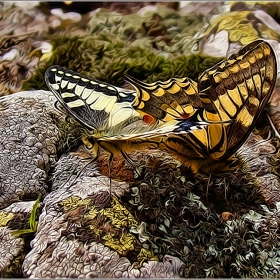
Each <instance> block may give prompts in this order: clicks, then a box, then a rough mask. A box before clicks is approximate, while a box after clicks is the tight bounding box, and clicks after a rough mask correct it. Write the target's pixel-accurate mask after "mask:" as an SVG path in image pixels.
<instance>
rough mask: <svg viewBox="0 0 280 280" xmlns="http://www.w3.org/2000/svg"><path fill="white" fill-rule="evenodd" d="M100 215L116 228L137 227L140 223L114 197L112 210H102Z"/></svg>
mask: <svg viewBox="0 0 280 280" xmlns="http://www.w3.org/2000/svg"><path fill="white" fill-rule="evenodd" d="M100 214H102V215H103V216H105V217H107V218H109V219H110V220H111V222H112V224H113V226H115V227H116V228H119V229H121V228H123V227H131V226H137V225H138V222H137V221H136V220H135V219H134V217H133V216H132V215H131V214H130V212H129V211H128V210H127V209H126V208H125V207H124V206H123V205H121V204H120V202H119V201H118V200H117V199H116V198H115V197H113V198H112V202H111V208H106V209H102V210H101V211H100Z"/></svg>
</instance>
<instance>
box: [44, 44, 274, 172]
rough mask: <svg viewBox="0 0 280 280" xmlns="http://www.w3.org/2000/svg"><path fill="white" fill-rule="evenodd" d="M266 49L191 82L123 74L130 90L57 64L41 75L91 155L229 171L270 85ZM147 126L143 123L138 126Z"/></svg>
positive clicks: (252, 48) (247, 52) (254, 47)
mask: <svg viewBox="0 0 280 280" xmlns="http://www.w3.org/2000/svg"><path fill="white" fill-rule="evenodd" d="M276 69H277V65H276V58H275V54H274V51H273V49H272V48H271V46H270V45H269V44H268V43H266V42H264V41H262V40H258V41H255V42H252V43H251V44H249V45H247V46H245V47H244V48H243V49H241V50H240V51H239V52H238V53H237V54H234V55H232V56H230V57H229V58H228V59H227V60H224V61H221V62H219V63H217V64H216V65H214V66H213V67H211V68H209V69H207V70H206V71H204V72H203V73H202V74H201V75H200V77H199V79H198V82H195V81H192V80H191V79H189V78H172V79H170V80H168V81H165V82H155V83H152V84H146V83H143V82H141V81H138V80H137V79H135V78H133V77H130V76H127V77H126V80H127V81H128V82H129V83H130V84H131V85H132V86H133V87H134V89H135V90H134V91H124V90H122V89H118V88H116V87H113V86H112V85H109V84H106V83H102V82H98V81H95V80H92V79H90V78H88V77H84V76H82V75H80V74H78V73H75V72H73V71H71V70H68V69H65V68H63V67H60V66H52V67H50V68H49V69H48V70H47V71H46V75H45V79H46V83H47V85H48V87H49V88H50V89H51V90H52V92H53V93H54V94H55V96H56V97H57V99H58V100H59V101H60V102H61V104H62V105H63V106H64V107H65V108H66V110H67V111H68V113H69V114H70V115H71V116H72V117H74V118H75V119H76V120H78V121H79V122H80V123H81V124H82V125H83V126H84V127H85V128H87V130H88V131H90V132H89V133H87V134H86V135H84V136H83V141H84V143H85V145H86V146H87V147H88V148H90V149H92V150H93V153H94V154H98V149H99V147H102V148H103V149H105V150H106V151H108V152H109V153H110V154H116V153H120V154H122V155H124V156H125V155H126V154H127V153H130V152H133V151H135V150H136V149H146V148H157V149H161V150H165V151H168V152H170V153H172V154H173V155H174V156H175V157H176V158H177V159H179V160H180V161H181V162H182V163H183V164H185V165H186V166H188V167H190V168H191V169H192V170H193V171H194V172H198V171H203V172H206V173H210V174H211V173H218V171H219V170H228V169H229V168H231V167H233V162H232V160H231V156H232V155H233V154H234V153H235V152H236V151H237V150H238V149H239V148H240V146H241V145H242V144H243V143H244V141H246V139H247V137H248V136H249V134H250V133H251V131H252V129H253V128H254V126H255V123H256V122H257V120H258V118H259V116H260V115H261V113H262V112H263V110H264V108H265V105H266V103H267V101H268V100H269V98H270V96H271V93H272V91H273V88H274V85H275V81H276V76H277V73H276ZM145 116H146V120H148V123H145V122H143V120H145Z"/></svg>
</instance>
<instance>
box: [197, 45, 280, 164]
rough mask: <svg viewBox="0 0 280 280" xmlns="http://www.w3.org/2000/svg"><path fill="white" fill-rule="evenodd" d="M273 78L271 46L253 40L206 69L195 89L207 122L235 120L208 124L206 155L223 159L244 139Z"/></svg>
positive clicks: (261, 106)
mask: <svg viewBox="0 0 280 280" xmlns="http://www.w3.org/2000/svg"><path fill="white" fill-rule="evenodd" d="M276 77H277V63H276V57H275V53H274V51H273V49H272V47H271V46H270V45H269V44H268V43H267V42H265V41H262V40H257V41H254V42H252V43H250V44H249V45H247V46H245V47H244V48H243V49H241V50H240V51H239V52H238V53H237V54H233V55H231V56H230V57H229V58H228V59H227V60H225V61H221V62H220V63H218V64H216V65H215V66H214V67H212V68H210V69H208V70H206V71H205V72H204V73H203V74H202V75H201V76H200V78H199V82H198V89H199V93H200V97H201V100H202V103H203V106H204V110H203V118H204V119H207V120H208V121H216V120H223V121H226V120H230V119H234V120H235V121H234V122H233V123H231V124H228V125H212V126H208V127H207V128H206V129H207V134H208V138H209V144H210V145H209V155H210V157H211V158H213V159H226V158H228V157H230V156H231V155H232V154H234V153H235V152H236V151H237V150H238V149H239V147H240V146H241V145H242V144H243V143H244V142H245V141H246V139H247V138H248V136H249V134H250V133H251V131H252V130H253V128H254V126H255V124H256V122H257V120H258V118H259V116H260V115H261V113H262V112H263V110H264V108H265V105H266V103H267V102H268V100H269V98H270V96H271V94H272V91H273V89H274V85H275V82H276Z"/></svg>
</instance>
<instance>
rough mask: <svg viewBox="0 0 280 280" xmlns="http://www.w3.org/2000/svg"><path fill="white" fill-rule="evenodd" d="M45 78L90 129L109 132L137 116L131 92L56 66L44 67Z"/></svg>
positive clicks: (63, 101) (75, 116)
mask: <svg viewBox="0 0 280 280" xmlns="http://www.w3.org/2000/svg"><path fill="white" fill-rule="evenodd" d="M45 81H46V84H47V86H48V87H49V89H50V90H51V91H52V92H53V93H54V95H55V96H56V98H57V99H58V100H59V101H60V103H61V104H62V105H63V106H64V107H65V109H66V110H67V111H68V112H69V114H70V115H71V116H72V117H74V118H75V119H76V120H78V121H79V122H80V123H81V124H82V125H84V126H85V127H87V128H88V129H90V130H95V131H110V129H111V128H113V127H115V126H117V125H119V124H121V123H122V122H124V121H126V120H127V119H129V118H131V117H133V116H136V115H135V110H134V109H133V107H132V102H133V100H134V99H135V92H134V91H124V90H122V89H119V88H117V87H114V86H112V85H110V84H107V83H104V82H99V81H96V80H93V79H90V78H88V77H85V76H82V75H80V74H79V73H76V72H73V71H71V70H69V69H66V68H64V67H61V66H57V65H54V66H51V67H50V68H48V69H47V71H46V73H45Z"/></svg>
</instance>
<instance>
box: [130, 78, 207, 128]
mask: <svg viewBox="0 0 280 280" xmlns="http://www.w3.org/2000/svg"><path fill="white" fill-rule="evenodd" d="M126 80H127V81H128V82H129V83H130V84H131V85H132V86H133V87H134V88H135V90H136V92H137V98H136V99H135V101H134V103H133V107H134V108H135V109H136V110H138V111H140V112H142V113H143V112H144V114H148V115H150V116H152V117H153V118H155V119H157V120H161V121H163V122H168V121H172V120H174V119H176V118H189V117H191V116H192V115H193V114H194V113H195V111H196V109H197V108H200V107H202V104H201V100H200V98H199V95H198V91H197V83H196V82H194V81H192V80H191V79H189V78H187V77H185V78H172V79H169V80H168V81H164V82H160V81H159V82H155V83H151V84H147V83H143V82H141V81H139V80H137V79H135V78H133V77H131V76H126Z"/></svg>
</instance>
